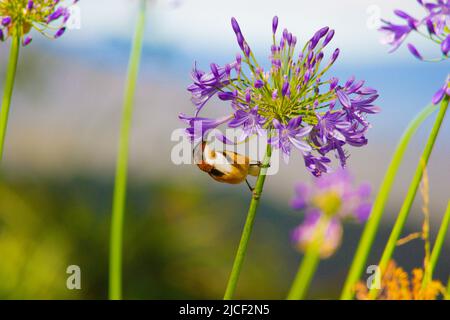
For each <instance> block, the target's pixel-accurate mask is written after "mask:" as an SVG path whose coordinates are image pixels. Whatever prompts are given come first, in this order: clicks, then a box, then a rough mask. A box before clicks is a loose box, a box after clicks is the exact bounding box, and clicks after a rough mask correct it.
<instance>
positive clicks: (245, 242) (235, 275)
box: [223, 144, 272, 300]
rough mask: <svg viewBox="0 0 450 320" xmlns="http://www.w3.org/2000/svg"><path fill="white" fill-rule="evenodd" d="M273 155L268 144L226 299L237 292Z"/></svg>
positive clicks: (231, 297)
mask: <svg viewBox="0 0 450 320" xmlns="http://www.w3.org/2000/svg"><path fill="white" fill-rule="evenodd" d="M271 156H272V148H271V146H270V144H268V145H267V150H266V155H265V156H264V160H263V162H262V166H261V172H260V173H259V176H258V179H257V180H256V185H255V189H254V190H253V194H252V200H251V202H250V207H249V209H248V213H247V220H246V221H245V225H244V230H243V231H242V236H241V241H240V242H239V247H238V250H237V253H236V257H235V259H234V263H233V269H232V270H231V274H230V278H229V280H228V284H227V288H226V290H225V295H224V297H223V299H224V300H231V299H233V296H234V293H235V292H236V286H237V282H238V280H239V274H240V273H241V269H242V264H243V262H244V258H245V254H246V252H247V247H248V241H249V239H250V235H251V233H252V229H253V224H254V221H255V216H256V210H257V209H258V205H259V200H260V198H261V194H262V191H263V187H264V181H265V180H266V174H267V170H268V167H269V165H270V157H271Z"/></svg>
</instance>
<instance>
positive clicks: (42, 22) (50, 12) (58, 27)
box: [0, 0, 78, 46]
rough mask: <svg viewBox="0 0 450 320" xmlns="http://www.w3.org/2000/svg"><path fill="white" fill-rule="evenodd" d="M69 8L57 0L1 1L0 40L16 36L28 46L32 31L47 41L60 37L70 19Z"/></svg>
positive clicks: (74, 1) (72, 0) (73, 0)
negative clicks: (47, 39) (47, 38)
mask: <svg viewBox="0 0 450 320" xmlns="http://www.w3.org/2000/svg"><path fill="white" fill-rule="evenodd" d="M66 2H69V1H66ZM77 2H78V0H71V1H70V3H71V4H75V3H77ZM69 6H70V4H68V5H64V1H60V0H20V1H17V0H0V41H5V40H6V39H7V38H8V37H14V36H19V37H20V39H21V40H22V45H23V46H27V45H28V44H30V43H31V41H32V38H31V36H29V35H28V33H29V32H30V31H31V29H35V30H37V31H38V32H40V33H42V34H44V35H45V36H47V37H50V38H54V39H57V38H59V37H61V36H62V35H63V34H64V32H65V31H66V23H67V21H68V20H69V18H70V10H69Z"/></svg>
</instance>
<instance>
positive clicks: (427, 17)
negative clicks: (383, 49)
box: [380, 0, 450, 60]
mask: <svg viewBox="0 0 450 320" xmlns="http://www.w3.org/2000/svg"><path fill="white" fill-rule="evenodd" d="M417 2H418V3H419V5H420V6H422V7H423V9H424V15H423V16H422V17H420V18H414V17H412V16H410V15H409V14H407V13H406V12H404V11H402V10H395V11H394V13H395V14H396V15H397V16H398V17H399V18H400V19H401V21H402V23H401V24H394V23H392V22H389V21H386V20H382V22H383V23H384V25H383V26H382V27H381V28H380V31H381V32H383V34H384V37H383V42H385V43H387V44H389V45H390V46H391V47H392V49H391V50H390V51H391V52H392V51H395V50H396V49H397V48H398V47H400V46H401V44H402V43H403V42H404V41H405V39H406V38H407V37H408V36H409V35H410V34H411V33H416V34H418V35H421V36H425V37H427V38H428V39H430V40H431V41H432V42H433V43H435V44H437V45H438V46H439V47H440V51H441V58H440V60H445V59H448V58H449V53H450V31H449V30H450V1H449V0H435V1H422V0H418V1H417ZM408 50H409V51H410V52H411V54H412V55H413V56H414V57H416V58H417V59H420V60H424V57H423V55H422V54H421V53H420V51H419V50H418V49H417V48H416V47H415V46H414V45H413V44H412V43H408Z"/></svg>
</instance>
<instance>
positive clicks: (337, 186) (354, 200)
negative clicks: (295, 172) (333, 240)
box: [291, 169, 371, 222]
mask: <svg viewBox="0 0 450 320" xmlns="http://www.w3.org/2000/svg"><path fill="white" fill-rule="evenodd" d="M369 197H370V186H369V185H368V184H362V185H360V186H358V187H355V186H354V183H353V178H352V176H351V175H350V173H349V172H348V171H347V170H344V169H339V170H337V171H336V172H333V173H330V174H328V175H325V176H322V177H320V178H317V179H314V184H313V186H311V187H308V186H307V185H306V184H298V185H297V186H296V188H295V196H294V198H293V200H292V202H291V205H292V207H293V208H294V209H298V210H299V209H304V210H306V212H307V213H308V212H317V211H319V212H320V213H321V214H326V215H328V216H333V217H336V218H339V219H341V220H342V219H348V218H350V219H354V220H356V221H358V222H363V221H365V220H367V218H368V217H369V214H370V209H371V202H370V198H369Z"/></svg>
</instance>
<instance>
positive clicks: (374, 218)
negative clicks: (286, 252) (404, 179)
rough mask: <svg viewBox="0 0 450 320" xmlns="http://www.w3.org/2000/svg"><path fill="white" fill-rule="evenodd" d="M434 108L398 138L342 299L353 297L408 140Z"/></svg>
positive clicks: (426, 111) (414, 121)
mask: <svg viewBox="0 0 450 320" xmlns="http://www.w3.org/2000/svg"><path fill="white" fill-rule="evenodd" d="M436 109H437V107H436V106H435V105H432V104H430V105H428V106H427V107H425V108H424V109H423V110H422V111H421V112H420V113H419V114H418V115H417V116H416V118H414V120H413V121H411V123H410V124H409V125H408V127H407V128H406V130H405V132H404V133H403V135H402V137H401V139H400V142H399V143H398V145H397V148H396V150H395V153H394V155H393V157H392V160H391V162H390V164H389V167H388V169H387V171H386V174H385V176H384V178H383V182H382V183H381V186H380V189H379V190H378V194H377V197H376V199H375V202H374V204H373V207H372V212H371V214H370V218H369V220H368V221H367V223H366V226H365V227H364V231H363V233H362V236H361V239H360V241H359V244H358V248H357V250H356V253H355V256H354V258H353V262H352V265H351V267H350V270H349V273H348V275H347V279H346V281H345V284H344V288H343V290H342V293H341V299H342V300H350V299H352V298H353V295H354V292H353V288H354V286H355V284H356V282H357V281H358V280H359V279H360V277H361V275H362V273H363V270H364V267H365V265H366V261H367V257H368V256H369V253H370V249H371V247H372V244H373V241H374V239H375V235H376V233H377V231H378V227H379V225H380V221H381V217H382V216H383V211H384V208H385V206H386V202H387V200H388V198H389V194H390V192H391V189H392V185H393V184H394V181H395V177H396V175H397V172H398V169H399V167H400V164H401V162H402V160H403V156H404V155H405V151H406V149H407V147H408V145H409V142H410V141H411V138H412V137H413V135H414V134H415V132H416V131H417V129H418V128H419V127H420V126H421V125H422V123H423V122H424V121H425V120H426V119H427V118H428V117H429V116H430V115H431V114H432V113H433V112H434V111H435V110H436Z"/></svg>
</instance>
